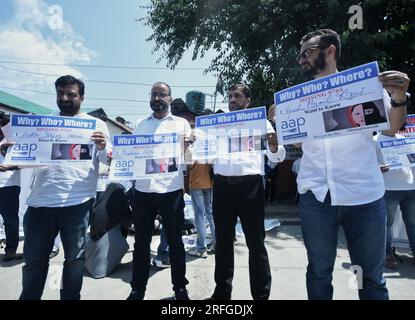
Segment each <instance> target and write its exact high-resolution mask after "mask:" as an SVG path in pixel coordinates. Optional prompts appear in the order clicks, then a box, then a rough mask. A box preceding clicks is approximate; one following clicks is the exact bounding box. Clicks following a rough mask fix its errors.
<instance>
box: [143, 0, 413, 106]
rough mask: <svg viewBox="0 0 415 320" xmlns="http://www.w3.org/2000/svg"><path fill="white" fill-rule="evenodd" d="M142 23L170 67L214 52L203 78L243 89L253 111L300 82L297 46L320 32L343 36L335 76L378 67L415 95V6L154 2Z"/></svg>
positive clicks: (408, 1) (406, 2)
mask: <svg viewBox="0 0 415 320" xmlns="http://www.w3.org/2000/svg"><path fill="white" fill-rule="evenodd" d="M356 4H358V5H360V6H361V7H362V8H363V29H361V30H360V29H354V30H351V29H350V28H349V20H350V18H351V17H352V14H349V13H348V11H349V8H350V6H352V5H356ZM144 22H145V24H147V25H148V26H150V27H151V28H152V30H153V33H152V35H151V36H150V37H149V38H148V40H151V41H154V42H155V43H156V46H155V51H157V50H160V51H161V57H163V58H166V59H167V62H168V63H167V64H168V66H169V67H171V68H174V67H175V66H176V65H177V63H178V62H179V61H180V60H181V58H182V57H183V54H184V53H185V52H186V51H187V50H193V59H197V58H198V57H203V56H204V54H205V53H206V52H207V51H208V50H212V49H213V50H214V51H215V52H217V56H216V57H215V58H214V59H213V61H212V62H211V65H210V66H209V68H208V69H207V70H206V72H212V73H214V74H222V78H223V81H224V83H225V84H226V85H229V84H230V83H233V82H236V81H238V82H240V81H244V82H246V83H247V84H249V85H250V86H251V88H252V89H253V96H254V103H255V104H257V105H262V104H266V103H270V102H271V101H272V97H273V93H274V92H275V91H277V90H279V89H282V88H286V87H288V86H291V85H293V84H294V83H298V82H299V81H302V80H304V79H301V75H300V73H299V69H298V66H297V63H296V61H295V56H296V54H298V49H299V41H300V39H301V37H302V36H303V35H304V34H306V33H307V32H309V31H312V30H315V29H319V28H331V29H333V30H336V31H337V32H338V33H339V34H340V36H341V39H342V45H343V48H342V56H341V58H340V60H339V68H340V69H345V68H349V67H353V66H356V65H359V64H363V63H366V62H370V61H375V60H377V61H379V63H380V68H381V71H383V70H386V69H395V70H401V71H403V72H406V73H408V74H409V75H410V76H411V78H412V79H413V81H412V85H411V89H412V91H413V89H414V82H415V79H414V78H415V74H414V70H415V68H414V66H415V0H400V1H397V0H366V1H360V2H358V3H356V0H344V1H343V0H315V1H288V0H228V1H226V0H151V5H150V6H149V7H148V16H147V17H146V18H145V19H144ZM414 96H415V95H414Z"/></svg>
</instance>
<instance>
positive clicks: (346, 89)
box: [274, 62, 389, 145]
mask: <svg viewBox="0 0 415 320" xmlns="http://www.w3.org/2000/svg"><path fill="white" fill-rule="evenodd" d="M378 74H379V69H378V64H377V62H371V63H368V64H365V65H361V66H358V67H355V68H352V69H348V70H345V71H342V72H339V73H335V74H332V75H330V76H327V77H323V78H320V79H316V80H313V81H309V82H306V83H302V84H300V85H297V86H294V87H291V88H288V89H285V90H282V91H279V92H277V93H275V95H274V100H275V104H276V124H277V134H278V142H279V144H284V145H286V144H292V143H299V142H304V141H308V140H315V139H325V138H331V137H339V136H343V135H348V134H354V133H360V132H362V131H370V132H372V131H381V130H386V129H389V120H388V115H387V112H386V111H385V106H384V102H383V89H382V86H381V83H380V81H379V79H378Z"/></svg>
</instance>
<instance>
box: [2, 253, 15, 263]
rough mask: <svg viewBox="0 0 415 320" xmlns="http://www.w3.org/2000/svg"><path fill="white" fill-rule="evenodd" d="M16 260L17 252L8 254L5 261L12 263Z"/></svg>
mask: <svg viewBox="0 0 415 320" xmlns="http://www.w3.org/2000/svg"><path fill="white" fill-rule="evenodd" d="M14 259H16V252H8V253H6V254H5V255H4V258H3V261H12V260H14Z"/></svg>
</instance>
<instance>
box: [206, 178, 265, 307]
mask: <svg viewBox="0 0 415 320" xmlns="http://www.w3.org/2000/svg"><path fill="white" fill-rule="evenodd" d="M264 214H265V213H264V186H263V183H262V177H261V176H260V175H254V176H243V177H229V178H228V177H224V176H220V175H216V177H215V180H214V184H213V218H214V222H215V228H216V252H215V282H216V288H215V292H214V297H215V298H217V299H226V298H228V297H230V295H231V292H232V279H233V274H234V251H233V249H234V248H233V240H234V238H235V225H236V222H237V217H238V216H239V218H240V220H241V224H242V229H243V232H244V234H245V239H246V244H247V246H248V249H249V281H250V285H251V294H252V297H253V298H254V299H255V300H266V299H268V298H269V294H270V290H271V270H270V266H269V261H268V254H267V250H266V248H265V244H264V240H265V228H264Z"/></svg>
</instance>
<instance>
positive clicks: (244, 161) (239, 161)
mask: <svg viewBox="0 0 415 320" xmlns="http://www.w3.org/2000/svg"><path fill="white" fill-rule="evenodd" d="M267 133H275V130H274V128H273V127H272V125H271V123H270V122H269V121H268V120H267ZM265 154H266V156H267V157H268V159H269V160H270V161H271V162H274V163H277V162H281V161H283V160H284V158H285V148H284V146H280V145H279V146H278V150H277V152H275V153H272V152H271V150H269V147H268V144H267V150H266V151H265ZM213 171H214V173H215V174H220V175H222V176H228V177H233V176H246V175H255V174H259V175H261V176H263V175H264V174H265V172H264V171H265V170H264V155H263V153H262V152H242V153H236V154H235V157H232V158H230V159H227V160H226V159H225V160H224V159H218V160H215V162H214V163H213Z"/></svg>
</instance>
